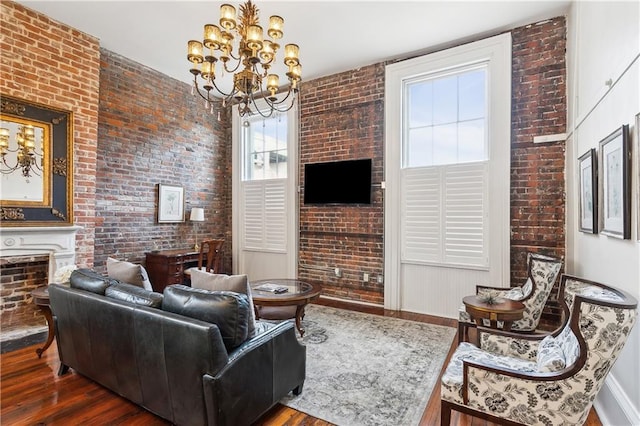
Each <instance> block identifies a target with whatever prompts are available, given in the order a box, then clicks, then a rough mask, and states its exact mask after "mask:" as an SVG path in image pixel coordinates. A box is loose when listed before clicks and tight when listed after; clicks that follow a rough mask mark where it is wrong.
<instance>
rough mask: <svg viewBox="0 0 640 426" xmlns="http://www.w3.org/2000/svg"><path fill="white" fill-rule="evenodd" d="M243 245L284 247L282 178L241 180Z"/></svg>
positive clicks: (284, 216)
mask: <svg viewBox="0 0 640 426" xmlns="http://www.w3.org/2000/svg"><path fill="white" fill-rule="evenodd" d="M243 185H244V191H243V193H244V233H243V236H244V247H245V248H246V249H249V250H268V251H279V252H282V251H285V250H286V240H287V238H286V218H287V215H286V209H285V205H286V179H270V180H255V181H244V182H243Z"/></svg>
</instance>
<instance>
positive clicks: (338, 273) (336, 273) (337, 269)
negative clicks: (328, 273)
mask: <svg viewBox="0 0 640 426" xmlns="http://www.w3.org/2000/svg"><path fill="white" fill-rule="evenodd" d="M333 273H334V275H335V276H336V277H338V278H340V277H341V276H342V271H341V270H340V268H335V269H334V270H333Z"/></svg>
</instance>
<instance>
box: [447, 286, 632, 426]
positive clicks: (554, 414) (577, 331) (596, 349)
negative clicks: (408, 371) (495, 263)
mask: <svg viewBox="0 0 640 426" xmlns="http://www.w3.org/2000/svg"><path fill="white" fill-rule="evenodd" d="M560 294H561V300H564V302H565V306H564V322H563V325H562V326H561V327H560V328H558V330H556V331H555V332H554V333H552V334H550V335H548V336H546V337H545V336H539V335H526V334H525V335H523V334H517V333H512V332H506V331H502V330H494V329H487V328H485V327H478V333H479V334H480V339H479V342H480V347H476V346H474V345H472V344H470V343H467V342H463V343H461V344H460V345H459V346H458V348H457V349H456V351H455V353H454V354H453V356H452V357H451V360H450V362H449V364H448V366H447V368H446V370H445V372H444V374H443V376H442V383H441V392H442V395H441V398H442V399H441V406H442V416H441V425H449V423H450V420H451V410H456V411H460V412H463V413H467V414H472V415H474V416H477V417H481V418H484V419H487V420H490V421H493V422H496V423H500V424H516V425H519V424H527V425H545V426H548V425H580V424H583V423H584V421H585V420H586V418H587V415H588V413H589V410H590V408H591V406H592V404H593V400H594V399H595V398H596V396H597V395H598V392H599V390H600V388H601V387H602V384H603V383H604V379H605V377H606V376H607V374H608V373H609V370H611V367H612V366H613V364H614V363H615V361H616V359H617V358H618V355H619V353H620V351H621V350H622V348H623V347H624V344H625V342H626V340H627V338H628V336H629V333H630V331H631V329H632V328H633V325H634V323H635V321H636V316H637V306H638V302H637V301H636V300H635V299H634V298H633V297H632V296H630V295H629V294H627V293H626V292H623V291H620V290H617V289H615V288H613V287H609V286H606V285H603V284H599V283H596V282H593V281H588V280H585V279H581V278H577V277H573V276H570V275H563V276H562V279H561V283H560Z"/></svg>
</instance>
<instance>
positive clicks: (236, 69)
mask: <svg viewBox="0 0 640 426" xmlns="http://www.w3.org/2000/svg"><path fill="white" fill-rule="evenodd" d="M233 59H236V60H237V61H238V62H237V63H236V66H235V67H234V68H233V69H229V68H227V62H228V61H227V62H223V65H224V70H225V71H226V72H229V73H232V72H236V71H238V68H240V65H241V64H242V60H241V58H233Z"/></svg>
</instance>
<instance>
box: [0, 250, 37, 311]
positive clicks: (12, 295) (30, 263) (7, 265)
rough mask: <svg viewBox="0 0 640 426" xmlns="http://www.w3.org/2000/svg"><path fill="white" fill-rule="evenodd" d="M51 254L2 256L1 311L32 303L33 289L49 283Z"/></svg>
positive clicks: (0, 271) (0, 266)
mask: <svg viewBox="0 0 640 426" xmlns="http://www.w3.org/2000/svg"><path fill="white" fill-rule="evenodd" d="M48 269H49V256H47V255H45V256H11V257H2V258H0V277H1V278H0V312H8V311H13V310H16V309H19V308H21V307H24V306H26V305H28V304H30V303H31V300H32V297H31V291H32V290H35V289H36V288H37V287H41V286H44V285H46V284H47V270H48Z"/></svg>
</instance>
